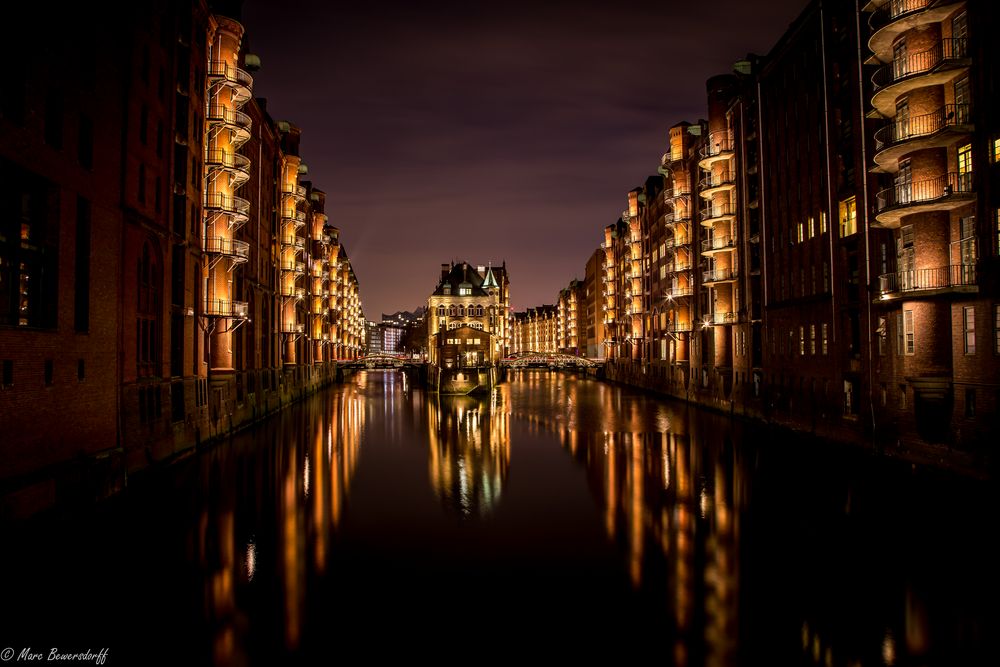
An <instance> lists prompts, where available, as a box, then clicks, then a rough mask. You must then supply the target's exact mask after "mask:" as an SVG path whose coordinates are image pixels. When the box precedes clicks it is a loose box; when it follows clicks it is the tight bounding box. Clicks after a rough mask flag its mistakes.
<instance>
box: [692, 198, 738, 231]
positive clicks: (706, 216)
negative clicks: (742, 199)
mask: <svg viewBox="0 0 1000 667" xmlns="http://www.w3.org/2000/svg"><path fill="white" fill-rule="evenodd" d="M735 215H736V206H735V205H734V204H732V203H727V204H715V205H709V206H706V207H705V208H703V209H702V210H701V211H700V212H699V213H698V217H699V218H700V219H701V224H702V225H704V226H705V227H712V226H713V225H715V223H717V222H729V221H731V220H732V219H733V217H735Z"/></svg>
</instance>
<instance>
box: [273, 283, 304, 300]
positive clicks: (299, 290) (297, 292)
mask: <svg viewBox="0 0 1000 667" xmlns="http://www.w3.org/2000/svg"><path fill="white" fill-rule="evenodd" d="M278 294H279V295H280V296H286V297H294V298H296V299H301V298H303V297H305V295H306V289H305V288H304V287H296V286H295V283H291V284H290V285H281V286H280V287H278Z"/></svg>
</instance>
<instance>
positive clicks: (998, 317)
mask: <svg viewBox="0 0 1000 667" xmlns="http://www.w3.org/2000/svg"><path fill="white" fill-rule="evenodd" d="M993 354H1000V306H998V305H994V306H993Z"/></svg>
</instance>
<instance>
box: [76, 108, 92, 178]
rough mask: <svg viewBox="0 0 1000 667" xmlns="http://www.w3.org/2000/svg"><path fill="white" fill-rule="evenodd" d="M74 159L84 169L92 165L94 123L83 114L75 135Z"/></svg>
mask: <svg viewBox="0 0 1000 667" xmlns="http://www.w3.org/2000/svg"><path fill="white" fill-rule="evenodd" d="M76 159H77V161H78V162H79V163H80V166H81V167H83V168H84V169H90V168H91V167H93V166H94V123H93V122H92V121H91V120H90V118H88V117H87V116H84V115H83V114H81V115H80V127H79V132H78V133H77V135H76Z"/></svg>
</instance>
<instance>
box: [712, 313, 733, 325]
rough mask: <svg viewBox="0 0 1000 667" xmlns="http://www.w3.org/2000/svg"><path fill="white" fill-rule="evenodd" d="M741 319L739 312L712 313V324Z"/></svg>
mask: <svg viewBox="0 0 1000 667" xmlns="http://www.w3.org/2000/svg"><path fill="white" fill-rule="evenodd" d="M738 319H739V316H738V314H737V313H712V317H711V319H710V320H709V322H710V323H711V324H733V323H735V322H736V321H737V320H738Z"/></svg>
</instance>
